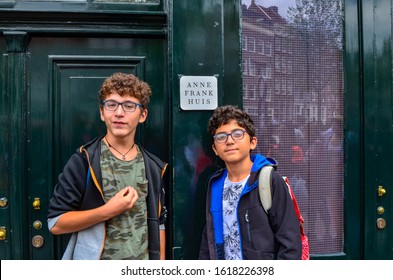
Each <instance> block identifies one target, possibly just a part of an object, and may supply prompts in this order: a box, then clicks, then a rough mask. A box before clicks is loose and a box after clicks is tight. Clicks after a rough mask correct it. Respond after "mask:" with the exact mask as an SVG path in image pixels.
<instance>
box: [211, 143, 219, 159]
mask: <svg viewBox="0 0 393 280" xmlns="http://www.w3.org/2000/svg"><path fill="white" fill-rule="evenodd" d="M212 149H213V151H214V153H215V154H216V156H218V153H217V150H216V146H214V144H212Z"/></svg>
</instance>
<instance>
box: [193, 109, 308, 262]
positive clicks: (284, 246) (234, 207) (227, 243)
mask: <svg viewBox="0 0 393 280" xmlns="http://www.w3.org/2000/svg"><path fill="white" fill-rule="evenodd" d="M208 131H209V134H210V136H211V137H212V138H213V145H212V148H213V150H214V152H215V154H216V155H217V156H219V157H220V158H221V159H222V160H223V161H224V162H225V166H226V168H224V169H221V170H219V171H217V172H216V173H215V174H214V175H212V177H211V178H210V180H209V186H208V191H207V200H206V204H207V205H206V226H205V229H204V231H203V237H202V242H201V248H200V253H199V258H200V259H301V253H302V244H301V238H300V230H299V221H298V219H297V216H296V213H295V210H294V207H293V202H292V200H291V197H290V195H289V192H288V189H287V186H286V184H285V182H284V180H283V179H282V177H281V176H280V175H279V173H278V172H277V171H274V172H273V175H272V188H271V190H272V207H271V209H270V211H269V214H266V212H265V211H264V209H263V207H262V205H261V202H260V199H259V192H258V180H257V179H258V173H259V171H260V170H261V168H262V167H263V166H265V165H275V161H274V160H272V159H268V158H266V157H264V156H262V155H260V154H256V155H253V156H250V152H251V151H252V150H254V149H255V148H256V146H257V138H256V137H255V128H254V124H253V121H252V120H251V118H250V117H249V115H248V114H246V113H245V112H243V111H242V110H240V109H238V108H236V107H234V106H230V105H229V106H222V107H218V108H217V109H216V110H215V111H214V113H213V115H212V117H211V118H210V120H209V125H208Z"/></svg>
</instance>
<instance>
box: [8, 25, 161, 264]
mask: <svg viewBox="0 0 393 280" xmlns="http://www.w3.org/2000/svg"><path fill="white" fill-rule="evenodd" d="M3 35H4V36H2V37H0V52H1V54H2V58H1V61H0V63H1V65H2V69H3V70H4V71H2V75H1V85H2V94H1V98H2V102H1V107H2V108H1V109H2V110H0V111H1V112H2V113H1V114H2V118H1V119H2V122H3V123H2V124H1V137H2V138H1V140H2V141H1V147H0V149H1V155H2V161H1V162H2V163H1V164H2V168H1V171H0V172H1V176H0V177H1V178H2V182H1V187H0V191H1V195H0V198H2V199H3V201H7V205H6V206H5V207H2V209H1V210H2V213H4V215H3V214H2V215H1V218H0V219H1V220H0V226H1V227H3V228H4V230H6V238H5V240H2V241H0V259H53V258H60V257H61V255H62V252H63V250H64V245H65V241H66V237H61V238H57V237H56V238H55V237H54V236H53V235H51V234H50V233H49V231H48V229H47V223H46V215H47V208H48V201H49V199H50V197H51V194H52V190H53V187H54V185H55V183H56V181H57V176H58V174H59V172H60V171H61V170H62V168H63V166H64V164H65V163H66V161H67V160H68V158H69V157H70V155H71V154H72V153H73V152H74V151H75V150H76V149H77V148H78V147H79V146H80V145H82V144H83V143H85V142H86V141H88V140H89V139H92V138H93V137H95V136H98V135H101V134H103V133H105V132H106V131H105V126H104V125H103V123H102V122H101V120H100V118H99V106H98V91H99V88H100V86H101V84H102V82H103V80H104V79H105V78H106V77H108V76H109V75H111V74H112V73H114V72H118V71H121V72H127V73H134V74H135V75H136V76H138V77H140V78H141V79H143V80H145V81H146V82H148V83H149V84H150V85H151V87H152V90H153V96H152V98H151V106H150V107H149V117H148V121H147V122H146V123H145V124H144V125H143V126H142V127H140V128H139V131H138V133H137V141H138V142H139V143H141V144H142V145H144V146H145V147H146V148H147V149H149V150H151V151H152V152H154V153H156V154H157V155H158V156H160V157H161V158H162V159H165V160H167V158H168V137H167V136H168V131H167V129H166V127H167V126H166V125H165V124H166V123H167V122H168V117H167V115H168V113H167V108H168V101H167V100H168V98H167V96H166V94H167V90H166V82H165V81H166V70H165V69H166V56H165V54H166V52H165V49H166V47H165V46H166V41H165V36H164V35H162V36H154V38H148V37H147V36H146V37H145V38H143V36H141V37H139V38H132V36H128V38H127V37H124V36H122V37H116V36H113V37H112V38H108V37H106V38H99V37H98V38H94V37H89V36H77V37H76V36H60V37H59V36H56V37H51V36H35V35H34V34H29V33H28V32H23V31H22V32H5V33H4V34H3ZM63 35H64V34H63ZM3 179H4V180H3ZM40 224H41V226H40Z"/></svg>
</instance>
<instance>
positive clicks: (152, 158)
mask: <svg viewBox="0 0 393 280" xmlns="http://www.w3.org/2000/svg"><path fill="white" fill-rule="evenodd" d="M138 147H139V149H140V150H141V152H142V155H143V158H144V160H145V161H146V159H148V160H150V163H155V164H156V165H157V166H159V167H160V168H161V169H165V168H166V166H167V165H168V164H167V163H166V162H165V161H163V160H162V159H160V158H159V157H158V156H156V155H155V154H153V153H151V152H149V151H148V150H146V149H145V148H143V147H142V146H141V145H138Z"/></svg>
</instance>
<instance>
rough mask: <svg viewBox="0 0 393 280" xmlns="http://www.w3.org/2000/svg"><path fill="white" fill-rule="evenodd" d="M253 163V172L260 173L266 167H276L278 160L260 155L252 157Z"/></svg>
mask: <svg viewBox="0 0 393 280" xmlns="http://www.w3.org/2000/svg"><path fill="white" fill-rule="evenodd" d="M251 161H252V162H253V163H254V164H253V165H252V167H251V172H258V171H259V170H260V169H261V168H262V167H264V166H265V165H272V166H274V167H276V166H277V161H276V160H274V159H272V158H269V157H265V156H263V155H260V154H256V155H253V156H251Z"/></svg>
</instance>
